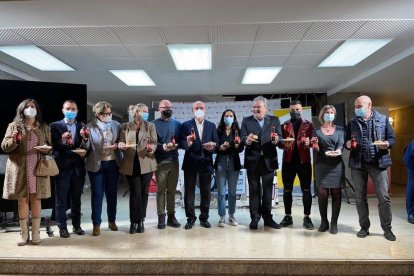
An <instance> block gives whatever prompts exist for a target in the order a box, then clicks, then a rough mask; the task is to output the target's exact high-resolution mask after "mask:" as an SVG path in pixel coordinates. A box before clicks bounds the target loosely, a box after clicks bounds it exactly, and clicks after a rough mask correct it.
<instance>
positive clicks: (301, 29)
mask: <svg viewBox="0 0 414 276" xmlns="http://www.w3.org/2000/svg"><path fill="white" fill-rule="evenodd" d="M310 25H311V23H310V22H294V23H267V24H261V25H260V27H259V31H258V34H257V40H256V41H257V42H266V41H289V40H301V39H302V37H303V36H304V34H305V33H306V30H307V29H308V28H309V26H310Z"/></svg>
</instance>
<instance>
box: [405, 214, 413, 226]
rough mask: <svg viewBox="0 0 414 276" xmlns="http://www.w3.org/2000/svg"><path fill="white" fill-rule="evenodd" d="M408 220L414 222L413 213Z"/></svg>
mask: <svg viewBox="0 0 414 276" xmlns="http://www.w3.org/2000/svg"><path fill="white" fill-rule="evenodd" d="M407 221H408V222H409V223H413V224H414V215H413V214H411V215H409V216H408V218H407Z"/></svg>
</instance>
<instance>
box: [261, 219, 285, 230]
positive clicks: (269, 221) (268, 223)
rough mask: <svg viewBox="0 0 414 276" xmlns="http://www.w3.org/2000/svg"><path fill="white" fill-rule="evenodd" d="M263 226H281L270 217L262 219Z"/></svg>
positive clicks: (278, 227)
mask: <svg viewBox="0 0 414 276" xmlns="http://www.w3.org/2000/svg"><path fill="white" fill-rule="evenodd" d="M264 226H267V227H271V228H273V229H280V228H281V226H280V224H278V223H277V222H276V221H274V220H273V219H272V218H270V219H265V220H264Z"/></svg>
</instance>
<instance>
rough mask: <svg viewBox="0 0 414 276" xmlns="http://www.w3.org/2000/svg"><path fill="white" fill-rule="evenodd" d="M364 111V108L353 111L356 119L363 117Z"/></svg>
mask: <svg viewBox="0 0 414 276" xmlns="http://www.w3.org/2000/svg"><path fill="white" fill-rule="evenodd" d="M365 114H366V112H365V109H364V108H358V109H355V115H357V116H358V117H365Z"/></svg>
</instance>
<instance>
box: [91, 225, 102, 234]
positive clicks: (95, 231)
mask: <svg viewBox="0 0 414 276" xmlns="http://www.w3.org/2000/svg"><path fill="white" fill-rule="evenodd" d="M100 234H101V226H99V225H94V226H93V231H92V236H99V235H100Z"/></svg>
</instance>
